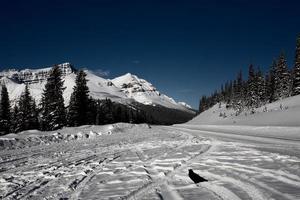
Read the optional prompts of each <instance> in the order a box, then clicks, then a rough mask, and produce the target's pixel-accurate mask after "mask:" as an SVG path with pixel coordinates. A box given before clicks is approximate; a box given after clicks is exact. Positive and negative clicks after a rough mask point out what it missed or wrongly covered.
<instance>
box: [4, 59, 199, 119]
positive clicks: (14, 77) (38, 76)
mask: <svg viewBox="0 0 300 200" xmlns="http://www.w3.org/2000/svg"><path fill="white" fill-rule="evenodd" d="M59 67H60V68H61V70H62V72H63V79H64V86H65V88H66V89H65V90H64V99H65V104H66V105H68V104H69V100H70V96H71V93H72V91H73V87H74V85H75V77H76V72H77V70H76V68H75V67H74V66H72V65H71V64H70V63H63V64H59ZM50 70H51V67H47V68H40V69H23V70H15V69H8V70H5V71H2V72H0V83H1V84H3V83H4V84H6V86H7V89H8V92H9V97H10V100H11V102H12V104H14V103H15V102H16V101H17V100H18V99H19V97H20V95H21V93H22V92H23V91H24V88H25V84H28V86H29V89H30V92H31V95H32V96H33V97H34V98H35V100H36V101H37V103H39V102H40V100H41V97H42V92H43V89H44V85H45V83H46V81H47V77H48V75H49V71H50ZM85 72H86V74H87V77H86V78H87V79H88V83H87V85H88V87H89V90H90V96H92V97H93V98H95V99H106V98H109V99H111V100H112V101H114V102H118V103H122V104H128V105H130V104H133V103H138V104H143V105H146V106H152V107H157V106H159V107H164V108H168V109H172V110H179V111H183V112H184V113H189V114H192V115H194V114H195V111H194V110H193V109H192V108H191V107H190V106H189V105H188V104H186V103H184V102H176V101H175V100H174V99H172V98H171V97H168V96H167V95H164V94H162V93H160V92H159V91H158V90H157V89H156V88H155V87H154V86H153V85H152V84H151V83H149V82H148V81H146V80H144V79H141V78H138V77H137V76H136V75H133V74H130V73H127V74H125V75H123V76H120V77H117V78H114V79H105V78H102V77H100V76H98V75H96V74H95V73H93V71H90V70H85Z"/></svg>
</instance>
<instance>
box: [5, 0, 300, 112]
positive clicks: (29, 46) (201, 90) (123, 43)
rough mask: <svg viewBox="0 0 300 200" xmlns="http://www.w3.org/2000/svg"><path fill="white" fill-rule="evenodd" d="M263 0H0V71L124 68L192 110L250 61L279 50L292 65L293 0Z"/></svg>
mask: <svg viewBox="0 0 300 200" xmlns="http://www.w3.org/2000/svg"><path fill="white" fill-rule="evenodd" d="M264 2H265V3H263V1H262V0H260V1H255V0H249V1H248V0H240V1H233V0H228V1H223V0H220V1H213V0H202V1H201V0H198V1H196V0H195V1H190V0H182V1H177V0H170V1H164V0H136V1H126V0H120V1H116V0H98V1H96V0H94V1H92V0H82V1H76V0H72V1H68V0H51V1H50V0H49V1H44V0H37V1H32V0H26V1H25V0H19V1H15V0H1V1H0V25H1V26H0V38H1V39H0V69H1V70H2V69H6V68H10V67H14V68H23V67H32V68H37V67H40V66H45V65H46V66H49V65H52V64H56V63H62V62H71V63H73V64H74V65H75V66H79V67H86V68H89V69H92V70H102V71H107V72H109V76H108V77H109V78H112V77H115V76H119V75H122V74H124V73H127V72H131V73H133V74H136V75H138V76H140V77H142V78H144V79H146V80H148V81H150V82H151V83H153V85H155V86H156V87H157V88H158V89H159V90H160V91H161V92H163V93H165V94H167V95H169V96H171V97H174V98H175V100H177V101H185V102H187V103H189V104H191V105H192V106H193V107H195V108H197V107H198V101H199V97H200V96H201V95H203V94H210V93H211V92H213V90H214V89H216V88H219V86H220V84H221V83H223V82H224V81H226V80H229V79H233V78H234V77H235V76H236V74H237V72H238V71H239V70H240V69H242V70H243V71H244V73H245V75H246V72H247V68H248V65H249V64H250V63H253V64H254V65H255V66H259V67H260V68H262V69H263V70H266V69H268V68H269V66H270V64H271V62H272V59H273V58H274V57H276V56H277V55H278V54H279V53H280V52H281V51H284V52H285V53H286V55H287V58H288V63H289V66H290V67H291V66H292V64H293V58H294V49H295V40H296V36H297V35H298V34H299V33H300V10H299V8H300V1H296V0H293V1H292V0H290V1H289V0H282V1H279V0H273V1H271V0H270V1H264ZM297 2H299V3H297Z"/></svg>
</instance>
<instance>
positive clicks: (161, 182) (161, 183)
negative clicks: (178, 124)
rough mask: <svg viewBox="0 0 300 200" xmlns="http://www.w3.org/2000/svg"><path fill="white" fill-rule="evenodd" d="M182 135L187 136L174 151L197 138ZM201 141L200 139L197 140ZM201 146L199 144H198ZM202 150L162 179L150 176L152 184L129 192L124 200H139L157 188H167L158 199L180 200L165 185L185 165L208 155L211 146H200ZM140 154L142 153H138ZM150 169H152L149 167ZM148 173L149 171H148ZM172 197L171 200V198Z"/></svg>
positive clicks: (173, 191)
mask: <svg viewBox="0 0 300 200" xmlns="http://www.w3.org/2000/svg"><path fill="white" fill-rule="evenodd" d="M181 133H182V134H183V135H185V136H187V137H186V140H185V141H184V142H183V143H182V144H181V145H179V146H177V147H176V148H175V149H181V148H183V147H185V146H186V145H188V144H191V143H192V140H193V139H195V138H197V139H199V138H198V137H195V136H192V135H190V134H187V133H184V132H181ZM199 140H200V141H201V139H199ZM198 144H201V143H198ZM201 147H202V149H201V150H200V152H199V153H198V154H196V155H192V156H190V158H189V159H188V160H186V161H184V160H183V161H182V163H181V164H179V165H176V166H174V170H173V171H171V172H169V173H165V175H164V176H162V177H158V178H157V177H154V176H150V177H151V178H152V180H153V182H150V183H147V184H146V185H144V186H142V187H141V188H139V189H137V190H135V191H133V192H131V193H130V194H129V195H127V196H125V197H124V198H125V199H128V200H135V199H140V198H141V197H142V196H143V195H144V194H145V193H149V192H151V191H156V192H157V191H158V188H160V189H162V188H167V191H166V192H164V193H159V196H160V198H163V199H167V200H172V198H175V199H174V200H180V199H182V198H181V196H180V195H179V194H178V192H176V191H175V190H172V189H170V186H169V185H168V183H167V180H168V179H169V178H170V177H171V176H173V175H174V174H175V173H177V171H179V170H181V169H182V168H186V167H187V165H188V164H189V163H191V162H193V161H194V160H195V159H197V158H199V157H202V156H204V155H205V154H206V153H208V152H209V151H210V150H211V149H212V148H211V147H212V146H210V145H209V146H206V145H202V146H201ZM172 151H174V149H172ZM182 151H184V150H182ZM139 154H142V153H139ZM160 157H164V155H162V156H159V157H157V158H156V157H155V158H152V159H153V160H154V159H159V158H160ZM151 168H152V167H151ZM148 170H149V169H147V167H145V171H146V172H147V171H148ZM152 170H154V171H155V169H153V168H152ZM149 171H150V170H149ZM156 173H157V174H160V173H159V172H158V171H157V170H156ZM171 197H172V198H171Z"/></svg>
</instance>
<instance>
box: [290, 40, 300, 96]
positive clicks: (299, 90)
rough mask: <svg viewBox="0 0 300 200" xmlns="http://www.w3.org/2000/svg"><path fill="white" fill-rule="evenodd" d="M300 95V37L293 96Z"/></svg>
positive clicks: (297, 48)
mask: <svg viewBox="0 0 300 200" xmlns="http://www.w3.org/2000/svg"><path fill="white" fill-rule="evenodd" d="M298 94H300V35H299V36H298V38H297V45H296V53H295V65H294V68H293V88H292V95H298Z"/></svg>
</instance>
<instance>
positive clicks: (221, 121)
mask: <svg viewBox="0 0 300 200" xmlns="http://www.w3.org/2000/svg"><path fill="white" fill-rule="evenodd" d="M187 124H193V125H199V124H205V125H256V126H300V95H297V96H293V97H289V98H286V99H283V100H279V101H276V102H273V103H270V104H266V105H265V106H262V107H260V108H257V109H255V113H253V114H251V111H249V110H248V111H243V112H242V113H240V114H239V115H236V112H235V111H234V110H233V109H227V108H226V105H225V104H221V105H219V104H216V105H215V106H213V107H212V108H210V109H208V110H206V111H204V112H203V113H201V114H200V115H198V116H197V117H195V118H194V119H193V120H191V121H189V122H188V123H187Z"/></svg>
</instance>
